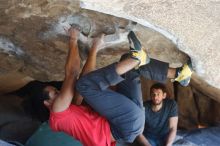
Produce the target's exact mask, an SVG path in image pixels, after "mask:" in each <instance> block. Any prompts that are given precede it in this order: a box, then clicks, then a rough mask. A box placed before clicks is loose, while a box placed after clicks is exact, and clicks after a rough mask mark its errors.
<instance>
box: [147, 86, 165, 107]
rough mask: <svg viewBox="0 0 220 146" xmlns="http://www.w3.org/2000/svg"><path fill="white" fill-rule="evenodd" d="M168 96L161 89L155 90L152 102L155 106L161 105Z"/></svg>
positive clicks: (152, 94)
mask: <svg viewBox="0 0 220 146" xmlns="http://www.w3.org/2000/svg"><path fill="white" fill-rule="evenodd" d="M166 96H167V94H166V93H165V92H163V91H162V90H161V89H153V90H152V93H151V100H152V102H153V104H154V105H160V104H161V103H162V101H163V99H165V98H166Z"/></svg>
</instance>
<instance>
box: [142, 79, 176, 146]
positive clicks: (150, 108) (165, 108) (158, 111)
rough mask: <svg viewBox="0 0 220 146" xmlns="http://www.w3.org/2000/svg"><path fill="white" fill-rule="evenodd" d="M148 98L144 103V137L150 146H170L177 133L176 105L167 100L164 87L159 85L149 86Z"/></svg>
mask: <svg viewBox="0 0 220 146" xmlns="http://www.w3.org/2000/svg"><path fill="white" fill-rule="evenodd" d="M150 96H151V100H150V101H147V102H145V103H144V106H145V129H144V136H145V137H146V138H147V140H148V141H149V143H150V144H151V145H152V146H164V145H166V146H171V145H172V143H173V141H174V139H175V136H176V131H177V123H178V109H177V104H176V102H175V100H172V99H167V90H166V87H165V86H164V85H163V84H161V83H156V84H154V85H152V86H151V88H150Z"/></svg>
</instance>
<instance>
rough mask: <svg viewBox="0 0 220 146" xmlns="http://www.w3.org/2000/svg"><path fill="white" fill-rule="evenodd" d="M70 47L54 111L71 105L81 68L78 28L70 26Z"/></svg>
mask: <svg viewBox="0 0 220 146" xmlns="http://www.w3.org/2000/svg"><path fill="white" fill-rule="evenodd" d="M69 33H70V42H69V45H70V48H69V53H68V56H67V60H66V65H65V79H64V82H63V85H62V87H61V91H60V93H59V95H58V97H57V98H56V99H55V101H54V103H53V106H52V111H53V112H61V111H64V110H65V109H67V108H68V107H69V105H70V104H71V101H72V98H73V96H74V93H75V91H74V87H75V84H76V80H77V77H78V74H79V70H80V58H79V52H78V46H77V35H78V33H79V32H78V30H76V29H73V28H70V30H69Z"/></svg>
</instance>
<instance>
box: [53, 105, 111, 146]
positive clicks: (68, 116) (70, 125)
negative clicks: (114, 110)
mask: <svg viewBox="0 0 220 146" xmlns="http://www.w3.org/2000/svg"><path fill="white" fill-rule="evenodd" d="M49 123H50V127H51V128H52V130H54V131H63V132H65V133H67V134H69V135H71V136H73V137H74V138H75V139H77V140H79V141H80V142H81V143H82V144H83V145H84V146H115V142H112V143H111V131H110V126H109V123H108V121H107V120H106V119H105V118H104V117H102V116H100V115H99V114H98V113H97V112H95V111H93V110H92V109H91V108H90V107H88V106H76V105H70V106H69V108H68V109H66V110H65V111H63V112H51V113H50V119H49Z"/></svg>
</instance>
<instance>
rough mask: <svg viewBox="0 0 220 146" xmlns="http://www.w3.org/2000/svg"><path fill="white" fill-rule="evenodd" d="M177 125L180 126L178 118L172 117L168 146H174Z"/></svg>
mask: <svg viewBox="0 0 220 146" xmlns="http://www.w3.org/2000/svg"><path fill="white" fill-rule="evenodd" d="M177 124H178V117H171V118H170V119H169V134H168V137H167V140H166V146H172V144H173V141H174V139H175V137H176V132H177Z"/></svg>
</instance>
